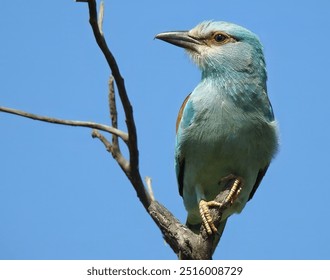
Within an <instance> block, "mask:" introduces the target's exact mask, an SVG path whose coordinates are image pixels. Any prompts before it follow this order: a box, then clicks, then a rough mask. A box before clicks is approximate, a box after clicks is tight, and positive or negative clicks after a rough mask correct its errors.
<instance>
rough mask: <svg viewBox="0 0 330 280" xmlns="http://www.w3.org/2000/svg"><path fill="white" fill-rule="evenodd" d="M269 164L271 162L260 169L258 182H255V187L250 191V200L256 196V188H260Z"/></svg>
mask: <svg viewBox="0 0 330 280" xmlns="http://www.w3.org/2000/svg"><path fill="white" fill-rule="evenodd" d="M268 166H269V164H268V165H267V166H266V167H265V168H263V169H260V170H259V173H258V176H257V179H256V182H255V183H254V186H253V189H252V191H251V192H250V196H249V200H250V199H252V197H253V196H254V194H255V192H256V190H257V189H258V187H259V185H260V183H261V180H262V178H263V177H264V176H265V174H266V172H267V169H268Z"/></svg>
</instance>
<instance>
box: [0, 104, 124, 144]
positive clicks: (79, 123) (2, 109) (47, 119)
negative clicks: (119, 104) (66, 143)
mask: <svg viewBox="0 0 330 280" xmlns="http://www.w3.org/2000/svg"><path fill="white" fill-rule="evenodd" d="M0 112H5V113H9V114H13V115H18V116H21V117H24V118H29V119H33V120H36V121H42V122H48V123H55V124H61V125H69V126H82V127H89V128H92V129H99V130H102V131H105V132H109V133H111V134H115V135H117V136H118V137H120V138H121V139H122V140H123V141H124V142H126V143H127V142H128V135H127V133H125V132H123V131H121V130H119V129H117V128H114V127H111V126H107V125H104V124H99V123H94V122H85V121H73V120H63V119H57V118H52V117H46V116H40V115H36V114H32V113H28V112H25V111H21V110H17V109H12V108H7V107H0Z"/></svg>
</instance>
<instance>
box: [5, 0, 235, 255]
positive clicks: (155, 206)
mask: <svg viewBox="0 0 330 280" xmlns="http://www.w3.org/2000/svg"><path fill="white" fill-rule="evenodd" d="M76 2H85V3H88V7H89V22H90V25H91V27H92V30H93V33H94V37H95V40H96V42H97V44H98V46H99V48H100V49H101V51H102V53H103V55H104V57H105V59H106V61H107V63H108V65H109V68H110V70H111V74H112V75H111V77H110V79H109V111H110V117H111V125H112V126H107V125H103V124H98V123H94V122H84V121H73V120H62V119H56V118H51V117H46V116H39V115H35V114H31V113H27V112H24V111H20V110H16V109H11V108H6V107H0V112H5V113H10V114H15V115H18V116H21V117H25V118H30V119H33V120H38V121H43V122H48V123H55V124H61V125H70V126H80V127H88V128H92V129H93V131H92V137H94V138H98V139H99V140H100V141H101V142H102V143H103V145H104V147H105V148H106V150H107V151H108V152H109V153H111V155H112V157H113V158H114V159H115V160H116V162H117V163H118V165H119V166H120V167H121V169H122V170H123V172H124V173H125V175H126V176H127V178H128V179H129V180H130V182H131V184H132V186H133V187H134V189H135V191H136V193H137V196H138V197H139V199H140V201H141V203H142V204H143V206H144V208H145V209H146V210H147V212H148V213H149V215H150V216H151V217H152V219H153V220H154V221H155V223H156V225H157V226H158V228H159V229H160V230H161V232H162V234H163V236H164V239H165V240H166V242H167V243H168V244H169V245H170V246H171V248H172V249H173V251H174V252H175V253H176V254H177V255H179V257H180V258H181V259H211V258H212V254H213V252H214V245H215V244H217V242H218V241H219V239H220V237H221V234H222V232H220V233H219V236H214V235H209V234H208V233H207V232H206V230H205V229H204V227H203V226H202V227H201V229H200V233H199V234H196V233H194V232H192V231H191V230H190V229H188V228H187V227H186V226H185V225H183V224H182V223H181V222H180V221H178V220H177V219H176V218H175V217H174V216H173V214H172V213H171V212H170V211H168V210H167V209H166V208H165V207H164V206H163V205H161V204H160V203H159V202H158V201H156V200H155V198H154V195H153V192H152V187H151V179H150V178H147V179H146V185H147V187H148V188H149V192H148V191H147V189H146V188H145V186H144V183H143V180H142V179H141V175H140V171H139V151H138V144H137V132H136V127H135V121H134V116H133V108H132V105H131V103H130V101H129V98H128V95H127V92H126V88H125V83H124V79H123V78H122V76H121V74H120V71H119V67H118V65H117V62H116V60H115V58H114V56H113V54H112V53H111V51H110V49H109V48H108V46H107V43H106V41H105V38H104V34H103V31H102V25H103V11H104V6H103V2H102V3H101V6H100V12H99V15H98V13H97V7H96V1H95V0H76ZM114 82H115V83H116V87H117V90H118V95H119V97H120V101H121V104H122V106H123V109H124V113H125V121H126V127H127V133H125V132H123V131H121V130H119V129H118V112H117V106H116V98H115V86H114ZM100 131H103V132H108V133H110V134H111V135H112V139H111V141H109V140H108V139H107V138H106V137H105V136H104V135H103V134H102V133H101V132H100ZM118 137H119V138H121V139H122V140H123V141H124V143H125V144H126V145H127V147H128V152H129V159H126V158H125V157H124V156H123V155H122V153H121V151H120V147H119V139H118ZM233 184H234V183H233V182H232V185H233ZM230 194H232V188H231V186H230V184H228V188H227V189H226V190H225V191H223V192H221V193H220V194H219V195H218V196H217V197H216V198H215V201H217V202H219V203H220V204H221V207H219V208H214V209H211V216H212V218H213V221H214V224H215V226H216V227H219V225H220V222H221V216H222V213H223V212H224V211H225V210H226V209H227V208H228V207H229V206H230V204H231V203H232V202H231V199H230V198H232V197H233V196H230ZM222 223H223V222H222Z"/></svg>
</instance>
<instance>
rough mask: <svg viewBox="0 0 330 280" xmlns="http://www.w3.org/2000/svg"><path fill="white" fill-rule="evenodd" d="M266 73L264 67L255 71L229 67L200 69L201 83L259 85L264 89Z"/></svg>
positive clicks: (227, 85) (223, 85)
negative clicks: (237, 69)
mask: <svg viewBox="0 0 330 280" xmlns="http://www.w3.org/2000/svg"><path fill="white" fill-rule="evenodd" d="M266 80H267V73H266V70H265V68H261V69H259V70H256V71H236V70H234V69H230V68H227V69H226V68H219V69H217V70H215V69H204V70H202V80H201V83H211V84H213V85H214V86H216V87H220V88H222V87H225V88H231V87H232V86H233V85H235V86H236V87H243V88H245V89H246V88H251V89H253V88H254V87H259V88H263V89H266Z"/></svg>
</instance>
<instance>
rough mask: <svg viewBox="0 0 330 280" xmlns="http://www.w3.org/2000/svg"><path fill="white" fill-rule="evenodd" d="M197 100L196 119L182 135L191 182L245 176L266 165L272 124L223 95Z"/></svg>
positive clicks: (182, 144)
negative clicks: (231, 175) (235, 175)
mask: <svg viewBox="0 0 330 280" xmlns="http://www.w3.org/2000/svg"><path fill="white" fill-rule="evenodd" d="M193 101H194V104H193V105H194V110H195V113H194V118H193V120H192V122H191V123H190V125H189V126H188V127H186V128H185V129H184V130H183V131H182V134H181V143H180V146H181V147H180V149H181V151H182V153H183V154H184V157H185V161H186V167H187V168H186V171H187V174H186V175H187V176H188V177H189V178H187V179H188V180H189V181H191V180H192V181H196V180H198V181H201V184H203V185H208V184H214V183H216V181H219V180H220V179H221V176H227V175H229V174H237V175H240V176H245V175H246V174H248V173H250V172H251V171H250V169H256V170H255V172H257V170H258V168H260V167H262V166H263V165H266V164H267V162H269V160H270V158H269V156H268V150H269V149H270V147H268V145H267V144H266V143H269V140H270V139H267V138H271V137H272V136H271V133H270V130H271V127H270V126H269V124H268V123H267V122H266V121H263V118H261V117H260V116H258V115H257V112H253V111H252V112H245V111H244V108H242V107H241V106H239V104H235V103H234V102H233V101H231V100H227V99H226V98H224V97H222V96H221V95H217V96H213V98H208V99H199V98H196V99H195V100H193Z"/></svg>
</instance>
